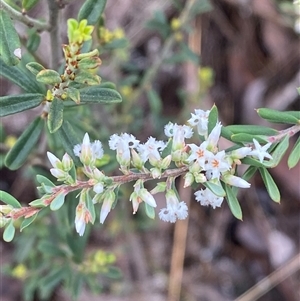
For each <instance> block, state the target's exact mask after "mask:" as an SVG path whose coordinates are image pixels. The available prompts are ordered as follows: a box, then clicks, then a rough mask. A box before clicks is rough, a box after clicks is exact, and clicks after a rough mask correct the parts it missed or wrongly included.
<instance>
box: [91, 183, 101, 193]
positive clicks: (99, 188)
mask: <svg viewBox="0 0 300 301" xmlns="http://www.w3.org/2000/svg"><path fill="white" fill-rule="evenodd" d="M103 189H104V186H103V183H101V182H99V183H97V184H96V185H94V187H93V191H94V192H95V193H102V192H103Z"/></svg>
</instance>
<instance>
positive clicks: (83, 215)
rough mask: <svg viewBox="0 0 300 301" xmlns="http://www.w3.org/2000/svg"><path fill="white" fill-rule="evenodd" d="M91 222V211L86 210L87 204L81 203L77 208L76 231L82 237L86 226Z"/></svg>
mask: <svg viewBox="0 0 300 301" xmlns="http://www.w3.org/2000/svg"><path fill="white" fill-rule="evenodd" d="M82 193H83V192H82ZM91 220H92V216H91V214H90V212H89V210H88V209H87V208H86V205H85V203H84V202H79V204H78V205H77V207H76V216H75V229H76V232H77V233H78V234H79V235H80V236H82V235H83V233H84V231H85V226H86V224H87V223H88V222H90V221H91Z"/></svg>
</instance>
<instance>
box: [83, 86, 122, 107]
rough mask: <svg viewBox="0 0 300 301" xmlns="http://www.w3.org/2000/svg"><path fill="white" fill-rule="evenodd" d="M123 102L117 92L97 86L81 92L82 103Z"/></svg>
mask: <svg viewBox="0 0 300 301" xmlns="http://www.w3.org/2000/svg"><path fill="white" fill-rule="evenodd" d="M121 101H122V97H121V95H120V94H119V93H118V92H117V91H116V90H112V89H107V88H100V87H96V86H94V87H88V88H84V89H81V90H80V102H81V103H115V102H121Z"/></svg>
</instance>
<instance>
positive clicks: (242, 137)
mask: <svg viewBox="0 0 300 301" xmlns="http://www.w3.org/2000/svg"><path fill="white" fill-rule="evenodd" d="M253 138H255V139H256V140H257V141H258V142H259V143H266V142H268V137H267V136H263V135H251V134H246V133H239V134H233V135H232V136H231V141H233V142H240V143H253Z"/></svg>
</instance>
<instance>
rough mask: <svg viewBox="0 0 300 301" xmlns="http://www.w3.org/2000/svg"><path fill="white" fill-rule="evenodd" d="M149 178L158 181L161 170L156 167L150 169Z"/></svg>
mask: <svg viewBox="0 0 300 301" xmlns="http://www.w3.org/2000/svg"><path fill="white" fill-rule="evenodd" d="M150 172H151V176H152V178H153V179H160V177H161V170H160V169H159V168H157V167H154V168H151V169H150Z"/></svg>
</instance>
